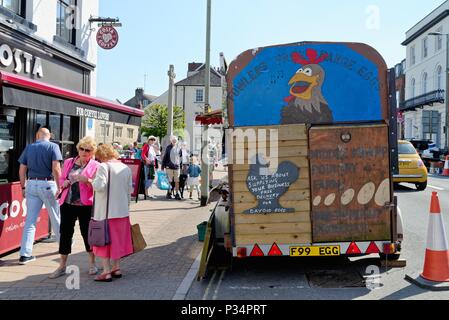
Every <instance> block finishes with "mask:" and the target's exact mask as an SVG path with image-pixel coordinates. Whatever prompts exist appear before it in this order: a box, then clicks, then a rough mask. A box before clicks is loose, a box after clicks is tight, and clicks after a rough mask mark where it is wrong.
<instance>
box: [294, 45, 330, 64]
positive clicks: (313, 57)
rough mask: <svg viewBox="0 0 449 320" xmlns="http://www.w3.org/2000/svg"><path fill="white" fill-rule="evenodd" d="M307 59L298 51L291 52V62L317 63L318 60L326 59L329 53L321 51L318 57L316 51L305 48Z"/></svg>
mask: <svg viewBox="0 0 449 320" xmlns="http://www.w3.org/2000/svg"><path fill="white" fill-rule="evenodd" d="M306 55H307V59H306V58H304V57H303V56H302V55H301V54H300V53H299V52H293V53H292V60H293V62H295V63H297V64H302V65H305V64H318V63H320V62H323V61H324V60H326V59H327V57H328V56H329V54H327V53H323V54H322V55H321V56H319V57H318V52H316V50H313V49H307V50H306Z"/></svg>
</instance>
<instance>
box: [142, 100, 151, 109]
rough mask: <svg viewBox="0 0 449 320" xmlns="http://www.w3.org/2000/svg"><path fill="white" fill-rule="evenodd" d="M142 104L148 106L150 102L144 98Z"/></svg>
mask: <svg viewBox="0 0 449 320" xmlns="http://www.w3.org/2000/svg"><path fill="white" fill-rule="evenodd" d="M142 104H143V106H144V107H146V106H148V105H149V104H150V101H148V100H147V99H144V100H143V101H142Z"/></svg>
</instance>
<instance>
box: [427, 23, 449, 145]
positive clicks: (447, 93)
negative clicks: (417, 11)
mask: <svg viewBox="0 0 449 320" xmlns="http://www.w3.org/2000/svg"><path fill="white" fill-rule="evenodd" d="M429 36H437V37H442V36H445V37H446V66H445V70H446V72H445V75H446V82H445V87H444V105H445V107H446V108H445V109H446V115H445V117H444V120H445V123H444V128H445V131H446V132H445V139H446V151H448V150H449V125H448V118H449V90H448V88H449V34H447V33H441V32H430V33H429ZM430 121H432V119H431V120H430Z"/></svg>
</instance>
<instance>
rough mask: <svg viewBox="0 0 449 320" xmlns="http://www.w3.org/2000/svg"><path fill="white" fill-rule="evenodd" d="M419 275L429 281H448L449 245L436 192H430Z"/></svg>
mask: <svg viewBox="0 0 449 320" xmlns="http://www.w3.org/2000/svg"><path fill="white" fill-rule="evenodd" d="M421 276H422V277H423V278H424V279H427V280H430V281H440V282H441V281H449V247H448V242H447V237H446V230H445V229H444V223H443V217H442V215H441V209H440V202H439V200H438V194H437V193H436V192H432V201H431V203H430V215H429V226H428V229H427V249H426V258H425V260H424V271H423V273H422V274H421Z"/></svg>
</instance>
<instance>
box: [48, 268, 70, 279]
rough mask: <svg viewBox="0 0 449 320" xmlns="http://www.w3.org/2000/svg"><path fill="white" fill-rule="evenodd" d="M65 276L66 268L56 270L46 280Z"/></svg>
mask: <svg viewBox="0 0 449 320" xmlns="http://www.w3.org/2000/svg"><path fill="white" fill-rule="evenodd" d="M65 274H66V268H58V269H56V270H55V272H53V273H52V274H51V275H50V276H49V277H48V278H50V279H57V278H59V277H62V276H64V275H65Z"/></svg>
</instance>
